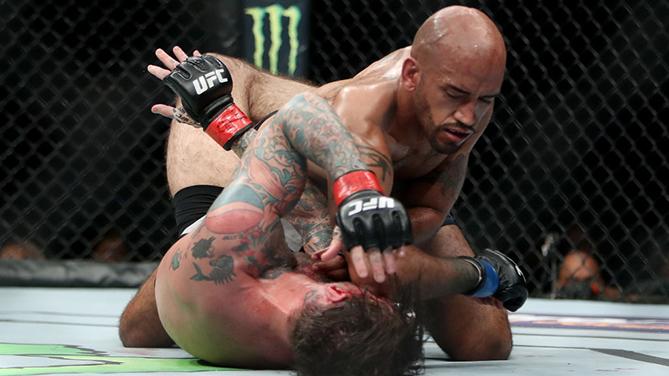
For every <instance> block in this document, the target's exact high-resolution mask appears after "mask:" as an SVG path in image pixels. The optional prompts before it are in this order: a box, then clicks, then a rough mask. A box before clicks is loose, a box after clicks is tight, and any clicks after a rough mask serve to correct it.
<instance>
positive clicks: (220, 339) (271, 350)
mask: <svg viewBox="0 0 669 376" xmlns="http://www.w3.org/2000/svg"><path fill="white" fill-rule="evenodd" d="M291 102H292V103H294V106H292V107H291V108H290V110H285V111H280V112H279V113H278V114H277V116H276V117H275V119H274V120H273V121H272V123H271V124H268V125H267V126H266V127H264V128H263V129H262V130H261V131H260V134H259V135H258V137H256V138H255V139H254V141H253V143H252V146H250V147H249V149H248V152H247V153H245V155H244V157H243V159H242V164H241V167H240V170H239V172H238V174H237V175H236V177H235V179H234V181H232V183H231V184H230V185H229V186H228V187H227V189H225V190H224V191H223V192H222V193H221V194H220V195H219V196H218V197H217V198H216V200H215V201H214V203H213V204H212V206H211V208H210V209H209V212H208V213H207V215H206V217H205V220H204V223H203V224H202V225H201V226H200V227H199V228H198V229H197V230H195V232H193V233H191V234H188V235H186V236H184V237H183V238H181V239H180V240H179V241H177V242H176V243H175V244H174V245H173V246H172V247H171V248H170V250H169V251H168V252H167V254H166V255H165V257H164V258H163V260H162V262H161V264H160V266H159V267H158V271H157V274H156V281H155V297H156V306H157V311H158V314H159V317H160V321H161V322H162V324H163V326H164V328H165V330H166V332H167V333H168V334H169V336H170V337H171V338H172V339H173V340H174V342H175V343H176V344H177V345H179V346H180V347H181V348H183V349H184V350H186V351H188V352H189V353H190V354H192V355H194V356H196V357H198V358H200V359H203V360H206V361H208V362H212V363H215V364H221V365H226V366H237V367H249V368H258V367H272V368H274V367H281V368H283V367H288V366H290V365H291V363H292V361H293V353H292V347H291V341H290V335H291V333H292V328H293V327H294V325H295V322H294V320H295V317H297V315H298V314H299V313H300V311H301V310H302V309H303V308H304V307H305V306H307V305H310V304H316V305H322V306H330V305H333V304H336V303H338V302H341V301H343V300H345V299H347V298H348V297H349V296H351V295H353V294H361V293H362V292H361V290H360V288H359V287H357V286H355V285H353V284H351V283H349V282H341V283H323V282H321V281H318V280H315V279H314V278H313V277H312V276H310V275H307V274H303V273H300V272H299V268H298V262H297V259H296V256H295V254H294V253H293V252H291V251H290V250H289V249H288V248H287V246H286V244H285V240H284V238H283V230H282V226H281V222H280V217H282V216H284V215H285V214H287V213H288V212H290V211H291V210H292V208H293V207H294V206H295V205H296V203H297V201H298V200H299V199H300V196H301V195H302V190H303V189H304V185H305V183H306V174H305V168H306V158H309V159H310V160H313V161H315V162H316V163H319V164H320V165H322V166H325V167H326V168H327V171H328V172H329V177H330V178H332V176H339V175H341V174H343V173H347V172H350V171H355V170H358V169H364V168H365V167H366V166H365V165H364V164H363V163H361V161H360V155H359V153H358V152H357V151H356V149H355V145H354V144H353V142H352V139H351V137H350V135H349V134H348V132H347V131H346V130H345V128H344V126H343V125H342V124H341V123H340V122H339V121H338V119H337V118H336V117H333V116H328V114H327V113H324V112H323V111H322V107H324V106H327V104H326V103H325V102H324V101H323V99H322V98H319V97H317V96H315V95H301V96H297V97H295V98H294V99H293V100H292V101H291ZM305 119H308V120H309V121H308V122H305V121H304V120H305ZM305 123H309V126H305ZM376 300H378V299H376ZM388 304H389V303H388Z"/></svg>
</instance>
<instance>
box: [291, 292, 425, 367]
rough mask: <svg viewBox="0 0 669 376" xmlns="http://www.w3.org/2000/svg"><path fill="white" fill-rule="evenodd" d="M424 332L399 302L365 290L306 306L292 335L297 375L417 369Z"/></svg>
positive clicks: (421, 353)
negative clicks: (331, 302) (329, 303)
mask: <svg viewBox="0 0 669 376" xmlns="http://www.w3.org/2000/svg"><path fill="white" fill-rule="evenodd" d="M422 338H423V332H422V326H421V325H419V324H418V322H417V319H416V315H415V314H414V313H413V312H411V311H408V310H407V309H406V308H404V307H403V305H402V304H399V305H393V307H392V308H390V307H389V306H387V305H385V304H382V303H380V302H378V301H376V300H375V299H374V298H372V297H371V296H370V295H368V294H363V295H362V296H355V297H352V298H351V299H348V300H346V301H344V302H342V303H340V304H338V305H335V306H332V307H323V306H316V305H311V306H307V307H305V309H304V310H303V311H302V312H301V314H300V315H299V316H298V317H297V320H296V325H295V330H294V331H293V335H292V344H293V352H294V355H295V363H294V368H295V370H296V371H297V374H298V375H300V376H311V375H313V376H329V375H332V376H357V375H360V376H395V375H398V376H399V375H407V374H412V375H415V374H419V373H420V372H421V371H422V368H421V365H422V360H423V339H422Z"/></svg>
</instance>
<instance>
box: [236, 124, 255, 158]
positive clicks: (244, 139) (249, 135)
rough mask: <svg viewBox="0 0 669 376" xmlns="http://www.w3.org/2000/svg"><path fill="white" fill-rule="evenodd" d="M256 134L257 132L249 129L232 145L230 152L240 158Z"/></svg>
mask: <svg viewBox="0 0 669 376" xmlns="http://www.w3.org/2000/svg"><path fill="white" fill-rule="evenodd" d="M257 134H258V132H257V131H256V130H255V129H249V130H248V131H246V132H244V134H242V135H241V137H239V138H238V139H237V140H236V141H235V142H234V143H233V144H232V151H233V152H234V153H235V154H236V155H237V156H238V157H239V158H241V157H242V156H243V155H244V152H245V151H246V149H248V147H249V145H250V144H251V141H253V139H254V138H255V137H256V135H257Z"/></svg>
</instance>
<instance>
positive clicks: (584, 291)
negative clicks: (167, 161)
mask: <svg viewBox="0 0 669 376" xmlns="http://www.w3.org/2000/svg"><path fill="white" fill-rule="evenodd" d="M455 3H460V4H464V5H469V6H474V7H477V8H479V9H482V10H483V11H485V12H486V13H488V14H490V15H491V16H492V18H493V19H494V20H495V21H496V22H497V23H498V25H499V26H500V29H501V30H502V32H503V33H504V35H505V38H506V41H507V46H508V49H509V56H508V62H507V71H508V74H507V79H506V81H505V84H504V87H503V91H502V96H501V98H500V100H499V101H498V103H497V107H496V112H495V116H494V119H493V123H492V124H491V125H490V126H489V128H488V130H487V131H486V134H485V135H484V136H483V137H482V138H481V140H480V141H479V143H478V144H477V146H476V148H475V151H474V154H473V155H472V158H471V159H470V170H469V177H468V180H467V182H466V184H465V186H464V188H463V193H462V195H461V198H460V200H459V201H458V203H457V204H456V213H457V216H458V219H459V222H460V224H461V225H462V228H463V229H464V231H465V232H466V234H467V236H468V238H469V240H470V241H471V243H472V244H473V245H474V246H475V247H477V248H482V247H495V248H499V249H502V250H505V251H507V252H509V253H510V254H512V255H513V257H514V258H515V259H517V260H519V261H520V264H521V266H522V267H523V269H524V270H525V271H526V272H527V277H528V282H529V284H530V288H531V291H532V294H533V295H535V296H547V295H548V296H555V295H558V296H579V297H593V296H599V297H602V296H605V297H607V298H612V299H627V300H648V299H658V298H659V299H660V300H664V301H667V300H669V298H668V297H669V286H667V280H668V279H669V270H667V269H669V266H668V265H669V237H668V235H667V234H668V233H669V228H668V222H667V214H666V213H667V212H668V210H669V203H668V199H667V197H668V194H667V176H669V171H668V170H669V168H668V167H667V166H668V164H667V150H669V142H668V140H669V137H668V136H669V135H668V127H667V124H666V119H667V118H669V116H667V115H668V112H669V111H668V107H669V106H668V99H667V93H668V92H669V90H668V88H667V85H668V77H669V56H668V54H669V52H668V51H669V50H668V49H667V48H666V46H667V45H669V31H668V29H669V5H668V4H667V2H660V1H658V2H637V1H624V0H613V1H606V2H605V1H603V0H599V1H574V2H563V1H555V2H524V3H523V4H522V5H519V4H520V3H517V2H504V1H502V2H500V1H464V2H450V1H429V0H420V1H410V0H365V1H360V0H337V1H335V0H313V1H312V3H311V12H310V14H309V15H308V17H310V23H311V33H310V46H309V62H310V64H309V69H308V72H309V74H308V75H307V77H306V78H307V79H309V80H311V81H313V82H315V83H325V82H329V81H332V80H337V79H342V78H347V77H350V76H352V75H354V74H355V73H356V72H358V71H360V70H361V69H363V68H364V67H365V66H367V65H368V64H369V63H371V62H373V61H374V60H376V59H378V58H380V57H382V56H384V55H385V54H387V53H389V52H391V51H393V50H395V49H397V48H400V47H404V46H406V45H409V44H410V43H411V40H412V37H413V35H414V33H415V31H416V30H417V28H418V26H419V25H420V24H421V23H422V22H423V21H424V20H425V19H426V18H427V17H428V16H429V15H430V14H431V13H432V12H434V11H435V10H437V9H439V8H441V7H443V6H446V5H451V4H455ZM242 7H243V6H242V4H241V2H238V1H233V0H226V1H217V2H216V1H204V0H201V1H139V2H134V3H127V2H121V1H120V0H117V1H107V2H93V3H82V2H75V1H73V0H70V1H68V0H63V1H53V2H46V3H45V2H38V1H24V2H16V1H0V36H1V37H2V40H3V41H4V42H3V43H2V44H0V54H1V56H3V59H1V60H0V82H1V83H2V84H1V85H0V120H1V121H0V134H1V135H2V137H1V139H0V143H1V146H2V147H0V192H2V202H0V245H1V244H9V243H12V242H13V243H16V242H26V241H28V242H30V243H32V244H33V245H35V246H36V247H37V248H39V249H41V250H43V252H44V253H45V254H46V257H47V258H53V259H72V258H89V257H91V254H93V253H94V250H95V249H96V247H97V246H99V244H100V243H101V242H102V241H105V240H108V239H109V238H110V237H114V236H115V237H118V238H119V239H120V240H121V241H122V243H123V244H124V247H125V249H127V255H125V256H124V257H125V258H126V259H128V260H157V259H159V257H160V255H161V253H162V252H163V251H164V250H165V249H166V248H167V247H168V246H169V245H170V244H171V243H172V242H173V241H174V240H175V238H176V234H175V228H174V227H175V225H174V220H173V218H172V211H171V210H172V209H171V205H170V202H169V196H168V193H167V187H166V178H165V173H164V150H165V139H166V134H167V131H168V129H167V127H166V122H165V120H163V119H159V118H158V117H156V116H155V115H152V114H151V113H150V112H149V108H150V105H151V104H153V103H164V102H165V101H169V96H168V94H167V91H166V90H164V89H163V88H162V87H161V85H160V84H159V83H158V82H157V81H156V80H153V79H152V78H151V77H150V76H149V75H148V73H147V72H146V71H145V66H146V64H147V63H150V62H153V61H154V57H153V50H154V49H155V48H157V47H169V46H172V45H175V44H179V45H181V46H184V47H185V48H186V49H187V50H191V49H193V48H198V49H200V50H201V51H217V52H221V53H225V54H230V55H234V56H239V55H240V53H241V50H240V44H239V39H240V38H241V37H242V36H241V32H240V30H241V24H242V23H243V17H244V15H243V9H242ZM661 119H665V121H663V120H661ZM574 250H580V251H578V252H577V251H574ZM563 261H564V262H563ZM570 263H572V264H573V265H575V267H572V268H571V269H570V268H569V266H570V265H572V264H570ZM573 265H572V266H573ZM561 272H562V275H561ZM569 286H572V287H571V288H569ZM574 286H575V287H574Z"/></svg>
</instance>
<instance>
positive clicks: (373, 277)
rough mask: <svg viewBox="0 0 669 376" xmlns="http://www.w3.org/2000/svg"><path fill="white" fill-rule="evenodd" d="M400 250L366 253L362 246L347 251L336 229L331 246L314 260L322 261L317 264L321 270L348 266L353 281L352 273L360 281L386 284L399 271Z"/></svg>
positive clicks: (377, 250) (376, 250)
mask: <svg viewBox="0 0 669 376" xmlns="http://www.w3.org/2000/svg"><path fill="white" fill-rule="evenodd" d="M400 250H401V248H400V249H390V248H389V249H386V250H384V251H383V252H381V251H380V250H379V249H378V248H371V249H369V250H367V251H365V250H364V249H363V248H362V247H361V246H357V247H353V249H351V250H350V251H349V250H346V247H345V246H344V241H343V240H342V237H341V232H340V230H339V227H335V229H334V231H333V233H332V242H331V243H330V246H329V247H328V249H327V250H325V251H324V252H321V253H317V254H315V255H314V259H316V260H320V262H317V263H316V264H315V265H317V266H318V267H319V268H321V267H326V266H330V267H329V268H328V269H333V268H334V266H335V265H336V267H338V268H341V267H346V264H348V274H349V276H351V280H352V281H353V278H352V274H351V272H354V273H355V275H356V277H357V278H359V280H360V281H362V280H365V281H366V280H369V281H374V282H376V283H384V282H386V281H387V280H388V278H389V276H392V275H394V274H395V272H396V270H397V267H396V261H395V259H396V257H397V254H398V252H399V251H400ZM343 256H345V257H346V264H344V263H343V262H344V257H343Z"/></svg>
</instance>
